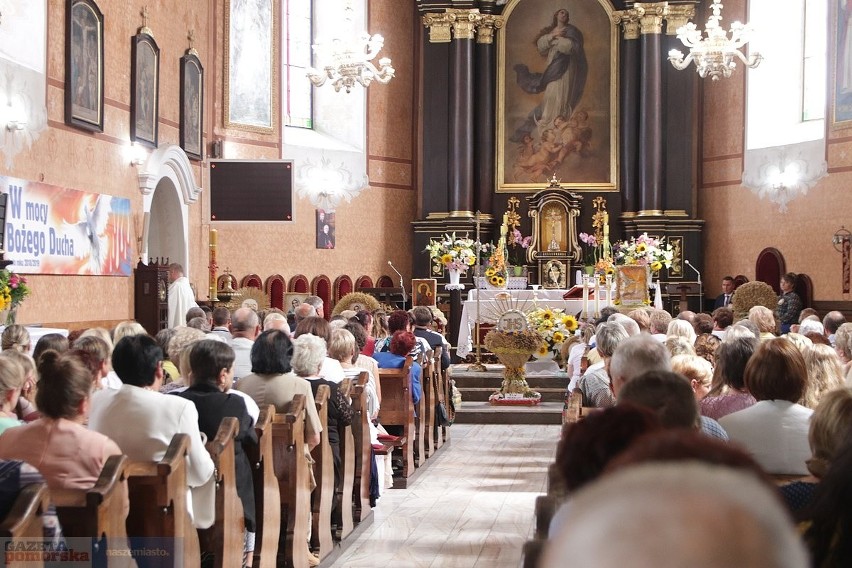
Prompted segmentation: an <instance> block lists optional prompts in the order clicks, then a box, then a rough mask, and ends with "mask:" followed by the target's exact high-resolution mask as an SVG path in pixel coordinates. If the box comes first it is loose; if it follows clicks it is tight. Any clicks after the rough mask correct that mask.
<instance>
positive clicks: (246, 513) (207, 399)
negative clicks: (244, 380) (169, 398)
mask: <svg viewBox="0 0 852 568" xmlns="http://www.w3.org/2000/svg"><path fill="white" fill-rule="evenodd" d="M188 349H189V350H190V352H189V365H190V368H191V370H192V384H191V385H190V386H189V388H187V389H186V390H184V391H182V392H180V393H175V394H176V396H180V397H183V398H185V399H187V400H190V401H192V403H193V404H194V405H195V408H196V410H198V429H199V430H200V431H201V432H203V433H204V434H205V435H206V436H207V439H208V440H212V439H214V438H215V437H216V433H217V432H218V430H219V425H220V424H221V423H222V419H223V418H227V417H234V418H236V419H237V420H238V421H239V424H240V426H239V431H238V432H237V437H236V439H235V440H234V463H235V469H236V486H237V495H239V497H240V501H242V503H243V517H244V518H245V523H246V524H245V527H246V535H245V548H244V550H243V554H244V556H243V559H244V565H246V566H251V565H252V557H253V553H254V540H255V534H254V533H255V531H256V519H255V515H256V513H255V506H254V482H253V478H252V471H251V465H250V464H249V460H248V456H246V452H245V449H244V446H245V445H247V446H250V447H256V446H257V443H258V442H257V434H255V431H254V427H253V421H252V419H251V417H250V416H249V414H248V411H247V410H246V405H245V402H243V399H242V397H240V396H237V395H234V394H228V391H229V390H230V389H231V385H232V384H233V382H234V350H233V349H231V347H230V346H229V345H227V344H226V343H223V342H221V341H217V340H213V339H203V340H201V341H199V342H197V343H195V344H193V345H191V346H190V347H189V348H188ZM245 562H247V564H245Z"/></svg>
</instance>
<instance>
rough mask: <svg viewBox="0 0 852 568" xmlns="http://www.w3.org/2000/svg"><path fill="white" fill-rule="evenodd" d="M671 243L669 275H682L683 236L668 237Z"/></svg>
mask: <svg viewBox="0 0 852 568" xmlns="http://www.w3.org/2000/svg"><path fill="white" fill-rule="evenodd" d="M668 241H669V244H671V245H672V265H671V268H669V276H683V237H668Z"/></svg>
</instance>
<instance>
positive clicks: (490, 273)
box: [485, 268, 497, 284]
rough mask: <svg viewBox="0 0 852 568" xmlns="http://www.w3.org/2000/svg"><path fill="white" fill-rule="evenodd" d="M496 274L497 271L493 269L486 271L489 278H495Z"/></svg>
mask: <svg viewBox="0 0 852 568" xmlns="http://www.w3.org/2000/svg"><path fill="white" fill-rule="evenodd" d="M496 273H497V271H496V270H494V269H493V268H486V269H485V275H486V276H488V277H489V278H490V277H492V276H494V275H495V274H496ZM492 284H493V282H492Z"/></svg>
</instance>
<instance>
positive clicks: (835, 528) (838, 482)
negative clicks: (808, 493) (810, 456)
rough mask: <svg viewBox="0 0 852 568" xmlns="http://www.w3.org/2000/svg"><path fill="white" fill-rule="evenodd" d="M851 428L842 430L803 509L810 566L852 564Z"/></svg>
mask: <svg viewBox="0 0 852 568" xmlns="http://www.w3.org/2000/svg"><path fill="white" fill-rule="evenodd" d="M850 491H852V430H847V431H846V432H843V433H842V434H841V436H840V441H839V443H838V446H837V452H836V454H835V456H834V458H833V460H832V462H831V465H830V466H829V467H828V469H827V470H826V472H825V475H824V476H823V478H822V481H820V484H819V486H818V487H817V488H816V491H815V492H814V496H813V499H812V501H811V504H810V505H809V506H808V507H807V508H806V510H804V511H802V514H801V515H800V519H801V520H802V523H801V524H800V525H799V528H800V530H801V531H802V532H803V533H804V534H803V535H802V536H803V537H804V540H805V544H806V545H807V547H808V549H809V550H810V552H811V566H821V567H822V566H824V567H833V566H852V533H850V531H849V527H850V526H852V503H850V498H849V495H850Z"/></svg>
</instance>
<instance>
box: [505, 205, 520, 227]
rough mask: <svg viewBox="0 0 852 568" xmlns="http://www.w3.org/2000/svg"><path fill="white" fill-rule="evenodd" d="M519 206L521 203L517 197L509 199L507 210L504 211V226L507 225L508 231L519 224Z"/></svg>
mask: <svg viewBox="0 0 852 568" xmlns="http://www.w3.org/2000/svg"><path fill="white" fill-rule="evenodd" d="M520 204H521V201H520V200H519V199H518V198H517V197H510V198H509V209H508V210H506V225H508V227H509V230H510V231H511V230H514V229H515V227H517V226H518V225H520V224H521V215H520V214H519V213H518V206H519V205H520Z"/></svg>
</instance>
